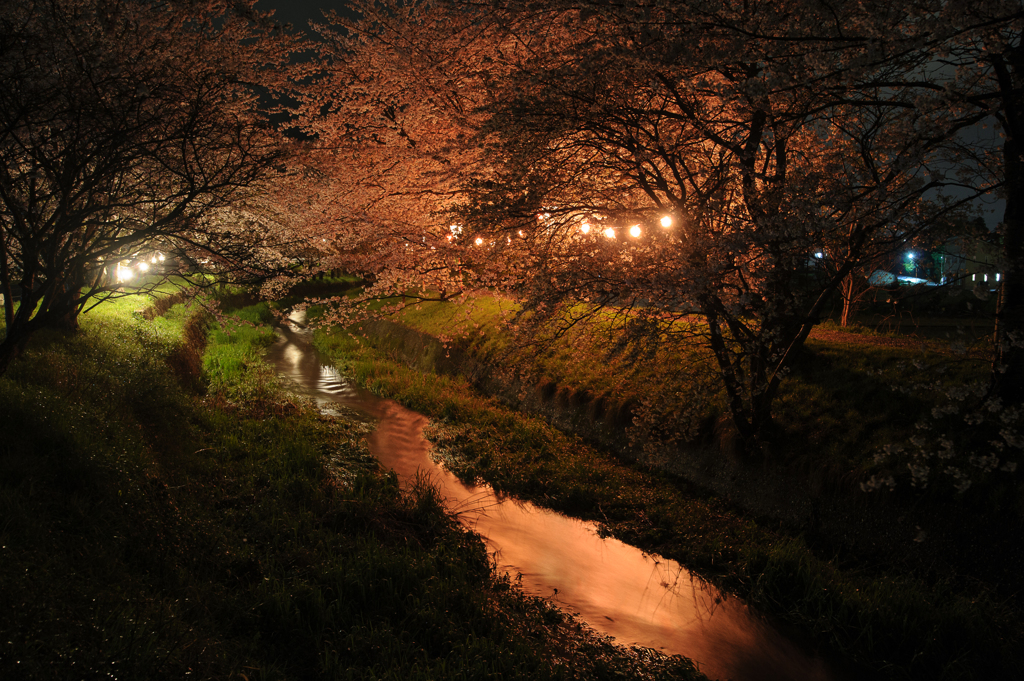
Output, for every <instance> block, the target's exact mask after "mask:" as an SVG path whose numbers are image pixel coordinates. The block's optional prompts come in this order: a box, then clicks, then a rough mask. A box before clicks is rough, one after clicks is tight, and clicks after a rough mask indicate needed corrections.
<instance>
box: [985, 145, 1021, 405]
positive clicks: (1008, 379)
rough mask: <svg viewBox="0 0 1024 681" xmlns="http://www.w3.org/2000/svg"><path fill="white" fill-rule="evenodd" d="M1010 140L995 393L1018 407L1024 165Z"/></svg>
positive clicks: (993, 362) (1018, 147)
mask: <svg viewBox="0 0 1024 681" xmlns="http://www.w3.org/2000/svg"><path fill="white" fill-rule="evenodd" d="M1008 137H1009V139H1007V142H1006V145H1005V147H1004V154H1005V166H1006V185H1007V191H1006V212H1005V214H1004V216H1003V235H1002V236H1003V256H1004V258H1005V263H1004V264H1005V268H1006V269H1005V271H1004V272H1003V277H1002V281H1001V283H1000V285H999V299H998V303H997V305H996V326H995V333H994V337H993V344H994V346H995V348H994V350H995V351H994V356H993V361H992V392H993V394H994V395H996V396H998V397H1000V398H1002V400H1003V401H1004V402H1005V403H1007V404H1019V403H1021V402H1022V398H1024V215H1022V214H1021V210H1022V207H1024V206H1022V198H1024V174H1022V173H1024V162H1022V158H1021V151H1022V150H1021V145H1020V143H1019V142H1018V141H1017V140H1015V139H1013V137H1011V136H1008Z"/></svg>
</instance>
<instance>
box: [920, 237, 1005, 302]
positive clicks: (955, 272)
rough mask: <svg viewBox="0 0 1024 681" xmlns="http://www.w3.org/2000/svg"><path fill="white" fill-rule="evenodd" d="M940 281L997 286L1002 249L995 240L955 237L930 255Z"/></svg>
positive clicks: (1000, 272) (982, 287)
mask: <svg viewBox="0 0 1024 681" xmlns="http://www.w3.org/2000/svg"><path fill="white" fill-rule="evenodd" d="M932 257H933V260H936V261H938V262H937V263H936V264H937V265H938V270H939V274H940V276H941V279H940V281H939V283H941V284H952V285H955V286H965V287H968V288H981V289H990V290H992V289H996V288H998V287H999V282H1000V281H1002V277H1003V271H1004V270H1005V266H1004V264H1003V249H1002V246H1001V245H1000V244H999V243H996V242H995V241H994V239H991V240H990V239H984V238H978V237H969V236H958V237H953V238H952V239H950V240H949V241H947V242H946V243H945V244H944V245H943V247H942V248H941V249H939V250H938V251H936V252H935V253H934V254H933V256H932Z"/></svg>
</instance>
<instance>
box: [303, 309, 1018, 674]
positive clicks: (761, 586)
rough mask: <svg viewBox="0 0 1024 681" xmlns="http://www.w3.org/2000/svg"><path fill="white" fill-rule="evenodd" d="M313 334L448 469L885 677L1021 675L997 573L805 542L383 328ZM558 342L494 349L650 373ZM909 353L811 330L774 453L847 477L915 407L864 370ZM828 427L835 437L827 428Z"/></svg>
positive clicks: (482, 327)
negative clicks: (563, 424) (425, 354)
mask: <svg viewBox="0 0 1024 681" xmlns="http://www.w3.org/2000/svg"><path fill="white" fill-rule="evenodd" d="M478 309H479V310H480V311H479V312H475V313H473V314H474V315H475V316H473V318H472V319H473V321H472V323H471V324H470V327H471V328H472V329H473V332H472V336H473V340H471V344H475V346H476V348H475V350H476V352H477V354H478V355H479V356H490V357H497V356H500V354H499V353H500V352H501V351H502V350H504V349H506V348H505V347H504V345H503V344H504V343H505V341H504V340H503V339H502V337H501V336H500V334H499V333H498V332H497V331H496V330H495V327H494V324H493V322H494V320H495V319H496V318H497V317H498V316H500V313H499V311H498V310H497V308H496V307H494V306H491V307H488V306H487V305H484V306H481V307H480V308H478ZM464 314H465V311H464V310H461V309H459V308H455V307H448V308H442V307H440V306H435V307H434V308H433V309H431V307H430V306H424V307H423V308H422V309H421V310H420V311H419V312H416V313H414V314H412V315H409V316H407V318H406V322H407V323H410V324H411V325H413V326H416V327H418V328H420V329H422V330H425V331H428V332H434V333H449V334H450V333H451V329H452V328H453V324H454V323H455V322H454V321H453V320H454V319H456V318H459V317H461V316H463V315H464ZM317 345H318V347H319V349H320V350H321V352H322V353H323V354H325V355H326V356H329V357H331V358H333V359H334V361H335V362H336V363H337V364H338V366H340V367H341V368H343V369H344V370H345V371H347V372H349V373H350V374H351V375H353V376H354V377H355V378H356V379H357V380H358V381H359V382H360V383H362V384H363V385H365V386H367V387H369V388H370V389H371V390H373V391H374V392H376V393H378V394H381V395H384V396H387V397H391V398H394V399H397V400H399V401H401V402H403V403H404V404H407V405H409V406H411V407H412V408H414V409H417V410H419V411H421V412H423V413H425V414H427V415H429V416H431V417H432V418H433V419H434V422H433V425H432V428H431V429H430V431H429V433H428V434H429V436H430V437H431V439H432V440H433V441H434V443H435V449H436V454H437V455H438V456H439V457H440V458H442V459H443V460H444V462H445V463H446V464H447V465H448V466H449V467H450V468H451V469H452V470H454V471H455V472H456V473H458V474H460V475H462V476H465V477H467V478H482V479H484V480H487V481H488V482H489V483H491V484H492V485H493V486H494V487H496V488H497V489H499V490H502V491H505V492H508V493H510V494H514V495H516V496H519V497H522V498H527V499H531V500H533V501H535V502H537V503H539V504H542V505H545V506H548V507H551V508H555V509H557V510H560V511H563V512H565V513H567V514H570V515H574V516H578V517H582V518H586V519H590V520H594V521H597V522H599V523H601V524H602V526H603V527H604V528H605V530H606V531H607V532H608V533H610V534H612V535H615V536H617V537H619V538H621V539H623V540H625V541H627V542H629V543H631V544H634V545H636V546H639V547H641V548H643V549H645V550H649V551H654V552H657V553H660V554H662V555H665V556H668V557H671V558H674V559H677V560H679V561H680V562H681V563H683V564H684V565H686V566H688V567H690V568H693V569H695V570H696V571H697V572H698V573H700V574H702V575H704V576H705V577H707V578H709V579H711V580H712V581H714V582H716V583H717V584H719V585H721V586H723V587H725V588H726V589H728V590H730V591H732V592H734V593H737V594H739V595H741V596H742V597H744V598H746V599H748V600H749V601H751V602H753V603H755V604H757V605H758V606H759V607H760V608H762V609H763V610H765V611H767V612H769V613H771V614H773V615H775V616H778V617H780V618H781V619H783V620H785V621H786V622H788V623H790V624H792V625H794V626H795V627H796V628H798V629H799V630H802V631H804V632H806V633H808V634H809V636H810V637H811V638H812V639H813V640H814V641H816V642H817V643H818V644H820V645H822V646H823V648H825V649H828V650H831V651H833V652H834V653H836V654H838V655H839V656H840V657H842V658H844V659H846V660H854V661H856V663H858V664H859V665H862V666H863V668H864V669H867V670H871V671H872V672H875V673H877V674H879V675H880V676H882V677H885V678H893V679H907V678H914V679H960V678H967V679H994V678H1015V677H1017V676H1018V675H1019V674H1021V672H1022V665H1024V653H1022V647H1024V646H1022V644H1024V637H1022V626H1021V618H1020V612H1019V602H1017V601H1016V600H1015V599H1016V596H1014V595H1013V594H1006V593H1005V591H1004V590H1002V588H1001V587H1005V586H1006V585H1000V584H998V583H996V582H995V581H991V580H990V581H986V580H985V579H979V578H978V577H977V576H976V575H975V574H970V573H968V574H964V573H963V572H962V571H961V570H962V567H961V566H959V565H956V566H950V565H946V564H944V563H943V559H942V557H941V556H939V555H936V553H935V551H934V548H933V546H930V545H929V544H927V543H922V544H918V543H914V542H912V541H910V542H909V543H905V544H903V545H902V546H898V547H896V550H895V551H893V550H892V547H889V549H888V553H886V552H882V553H875V554H871V555H866V554H863V553H858V552H857V551H854V550H849V549H847V550H840V549H837V548H836V546H835V543H832V542H829V541H828V538H824V541H812V540H811V538H809V537H808V536H807V535H805V534H803V533H801V532H800V530H799V528H796V529H793V528H790V529H788V530H787V529H780V528H779V526H778V523H772V522H764V521H760V522H759V520H758V519H757V518H752V517H749V516H748V515H745V514H743V513H741V512H738V511H736V510H735V509H731V508H729V507H728V506H727V505H726V504H723V503H721V502H720V501H718V500H716V499H714V498H712V497H710V496H708V495H706V494H702V493H701V492H700V490H697V489H693V488H690V487H688V486H687V485H686V484H684V483H683V482H681V481H679V480H677V479H672V478H670V477H668V476H666V475H662V474H659V473H657V472H655V471H651V470H645V469H642V468H639V467H637V466H634V465H630V464H629V463H626V462H623V461H620V460H619V459H618V458H617V457H615V456H613V455H610V454H608V453H605V452H601V451H598V450H596V449H595V448H593V447H590V446H588V445H586V444H585V443H584V442H582V441H581V440H580V439H579V438H575V437H569V436H566V435H564V434H562V433H560V432H558V431H556V430H554V429H553V428H551V427H550V426H548V425H547V424H546V423H544V422H542V421H541V420H539V419H535V418H530V417H525V416H523V415H520V414H517V413H515V412H512V411H510V410H508V409H507V408H505V407H503V406H502V405H501V404H499V403H498V402H497V401H496V400H494V399H490V398H487V397H484V396H481V395H479V394H477V393H475V392H474V390H473V389H472V388H471V386H469V385H468V384H467V383H466V381H463V380H460V379H457V378H452V377H446V376H435V375H431V374H424V373H421V372H418V371H415V370H412V369H409V368H407V367H406V366H405V365H404V364H402V363H401V362H400V361H396V358H395V357H393V356H391V353H390V352H389V347H388V343H387V341H386V340H382V341H379V342H378V341H374V340H373V339H369V340H366V339H361V340H360V341H359V342H356V341H355V339H353V338H352V337H351V336H349V335H348V334H347V333H345V332H344V331H340V330H337V329H335V330H332V331H320V332H318V335H317ZM374 346H377V347H374ZM570 352H572V350H571V349H569V348H567V347H561V348H559V347H555V348H553V349H551V350H550V351H549V353H548V354H546V355H539V356H534V357H532V358H530V359H528V360H526V359H524V358H523V357H519V358H518V359H517V360H515V359H512V360H510V359H509V357H508V356H505V357H504V361H530V362H533V363H534V364H532V365H531V367H532V369H533V372H534V373H535V374H537V375H543V376H547V377H551V380H554V381H556V382H559V383H568V384H570V385H572V386H573V388H574V389H576V390H587V391H589V392H590V394H592V395H599V394H608V393H609V391H610V390H611V389H612V387H613V386H621V387H619V388H616V389H617V390H619V391H620V392H622V393H625V398H626V399H628V398H629V392H630V391H637V390H641V389H643V386H644V385H645V383H646V384H649V383H650V381H652V380H654V379H655V378H656V375H655V376H652V375H643V374H637V375H633V376H630V375H629V374H628V373H627V372H623V371H621V367H616V366H614V364H613V363H610V362H595V363H594V364H593V365H591V366H589V367H586V366H585V367H580V366H579V365H578V364H576V363H572V362H570V361H568V355H569V353H570ZM560 355H561V356H560ZM911 357H912V355H910V354H908V351H907V350H905V349H902V350H901V349H900V348H892V347H885V346H884V345H883V346H878V345H876V344H865V345H857V344H854V345H851V346H846V345H843V344H841V343H836V342H834V341H833V342H829V341H814V342H811V343H810V344H809V352H808V353H807V356H806V357H805V358H804V360H803V361H802V363H801V366H800V367H798V368H797V372H796V374H797V375H796V376H795V378H794V380H792V381H790V383H789V387H788V392H787V393H786V394H784V395H783V397H782V398H781V399H780V405H779V406H780V409H779V412H780V421H781V422H782V424H783V426H784V431H783V432H788V433H789V438H790V439H789V440H788V441H787V440H783V441H782V444H781V445H780V449H779V454H778V456H779V457H780V458H779V460H778V461H777V462H776V463H777V464H778V465H783V466H789V467H795V468H797V469H799V468H810V467H813V466H823V467H828V468H831V469H832V471H833V472H832V473H831V475H832V476H833V477H835V478H838V479H840V482H841V478H842V476H843V475H844V472H845V474H847V475H850V476H851V477H852V479H853V480H855V479H856V477H857V475H856V474H857V469H856V466H858V465H866V464H865V463H864V462H865V459H867V458H869V455H870V451H871V447H873V446H876V445H880V444H882V443H885V442H886V441H892V438H894V437H898V436H899V435H904V436H905V434H906V429H907V428H908V427H909V426H910V425H911V424H912V423H913V422H914V419H915V418H916V417H917V415H918V414H920V413H921V412H922V411H923V410H925V409H927V408H928V405H927V404H926V403H924V402H922V401H920V400H916V399H907V398H903V399H900V398H898V397H893V396H890V395H889V393H890V390H889V388H888V387H887V386H886V385H885V382H884V381H883V380H882V379H881V378H878V377H875V378H871V377H870V376H871V375H870V374H869V371H868V370H869V369H874V368H877V367H878V366H895V365H898V364H900V363H902V362H904V361H906V360H907V359H908V358H911ZM956 371H964V372H967V373H969V372H970V371H971V369H970V368H969V366H967V365H964V366H962V367H959V368H957V369H955V371H954V375H956ZM614 381H618V383H614ZM837 386H842V387H843V390H842V391H839V390H837V389H836V387H837ZM894 411H895V412H896V417H895V418H894ZM837 432H841V433H843V434H844V437H843V438H837V437H835V433H837ZM800 443H802V444H803V446H802V447H800V446H798V445H799V444H800ZM787 447H788V450H787ZM808 451H810V452H814V454H813V459H812V458H811V455H810V454H808ZM851 467H852V469H851ZM851 470H852V473H850V471H851ZM847 484H850V482H849V481H847ZM893 522H894V523H900V522H906V520H903V519H894V520H893ZM906 529H910V528H906ZM901 534H903V535H907V534H908V533H907V532H906V531H904V532H901ZM909 535H910V536H911V537H912V536H913V532H912V531H910V532H909ZM1010 540H1011V542H1012V537H1011V538H1010ZM908 541H909V540H908ZM1002 567H1003V568H1008V570H1004V571H1002V572H1001V571H1000V570H995V573H996V574H1004V573H1005V572H1006V571H1012V566H1002ZM981 572H982V573H984V572H985V571H984V570H981ZM995 579H998V578H995Z"/></svg>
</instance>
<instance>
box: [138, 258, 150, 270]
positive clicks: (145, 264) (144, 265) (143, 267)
mask: <svg viewBox="0 0 1024 681" xmlns="http://www.w3.org/2000/svg"><path fill="white" fill-rule="evenodd" d="M148 269H149V263H148V262H146V261H145V260H143V261H142V262H140V263H139V271H140V272H145V271H146V270H148Z"/></svg>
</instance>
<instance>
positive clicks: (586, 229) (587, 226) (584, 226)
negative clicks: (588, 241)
mask: <svg viewBox="0 0 1024 681" xmlns="http://www.w3.org/2000/svg"><path fill="white" fill-rule="evenodd" d="M580 231H581V232H583V233H584V234H590V223H589V222H584V223H583V224H582V225H580Z"/></svg>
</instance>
